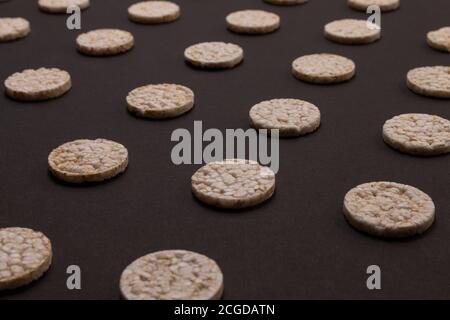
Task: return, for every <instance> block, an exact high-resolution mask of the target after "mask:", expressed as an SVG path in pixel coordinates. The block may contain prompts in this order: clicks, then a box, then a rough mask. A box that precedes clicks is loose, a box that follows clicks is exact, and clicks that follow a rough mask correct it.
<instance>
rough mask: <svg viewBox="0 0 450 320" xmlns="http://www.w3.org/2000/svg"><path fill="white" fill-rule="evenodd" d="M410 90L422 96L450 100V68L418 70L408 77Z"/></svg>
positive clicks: (422, 68) (410, 73) (435, 67)
mask: <svg viewBox="0 0 450 320" xmlns="http://www.w3.org/2000/svg"><path fill="white" fill-rule="evenodd" d="M406 84H407V86H408V88H409V89H410V90H411V91H413V92H415V93H417V94H420V95H423V96H428V97H434V98H442V99H449V98H450V67H449V66H433V67H421V68H416V69H413V70H411V71H409V72H408V74H407V76H406Z"/></svg>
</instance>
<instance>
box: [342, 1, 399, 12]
mask: <svg viewBox="0 0 450 320" xmlns="http://www.w3.org/2000/svg"><path fill="white" fill-rule="evenodd" d="M347 3H348V6H349V7H350V8H352V9H355V10H359V11H364V12H366V11H367V8H368V7H370V6H373V5H375V6H379V7H380V10H381V11H382V12H388V11H393V10H396V9H398V8H399V7H400V0H348V2H347Z"/></svg>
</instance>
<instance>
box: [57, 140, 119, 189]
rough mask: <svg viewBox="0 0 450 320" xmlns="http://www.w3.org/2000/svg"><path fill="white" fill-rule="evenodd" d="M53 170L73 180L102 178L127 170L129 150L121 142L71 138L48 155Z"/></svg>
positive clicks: (93, 180) (68, 180)
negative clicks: (71, 139) (73, 139)
mask: <svg viewBox="0 0 450 320" xmlns="http://www.w3.org/2000/svg"><path fill="white" fill-rule="evenodd" d="M48 164H49V169H50V171H51V173H52V174H53V175H54V176H55V177H57V178H58V179H60V180H63V181H66V182H71V183H83V182H100V181H103V180H107V179H111V178H113V177H115V176H117V175H118V174H120V173H122V172H124V171H125V169H126V168H127V166H128V150H127V149H126V148H125V147H124V146H123V145H121V144H120V143H117V142H114V141H110V140H105V139H96V140H88V139H81V140H75V141H71V142H67V143H65V144H63V145H61V146H59V147H58V148H56V149H55V150H53V151H52V152H51V153H50V155H49V156H48Z"/></svg>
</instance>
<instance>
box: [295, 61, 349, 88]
mask: <svg viewBox="0 0 450 320" xmlns="http://www.w3.org/2000/svg"><path fill="white" fill-rule="evenodd" d="M355 72H356V65H355V63H354V62H353V61H352V60H350V59H348V58H345V57H342V56H339V55H335V54H328V53H319V54H311V55H306V56H302V57H300V58H297V59H296V60H295V61H294V62H293V63H292V73H293V74H294V76H295V77H296V78H297V79H299V80H302V81H306V82H311V83H317V84H331V83H339V82H344V81H348V80H350V79H351V78H353V77H354V75H355Z"/></svg>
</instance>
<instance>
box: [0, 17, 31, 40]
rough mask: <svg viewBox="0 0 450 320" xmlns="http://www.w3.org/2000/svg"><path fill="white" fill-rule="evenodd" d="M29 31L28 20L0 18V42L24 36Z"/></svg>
mask: <svg viewBox="0 0 450 320" xmlns="http://www.w3.org/2000/svg"><path fill="white" fill-rule="evenodd" d="M30 32H31V27H30V22H29V21H28V20H26V19H24V18H0V42H7V41H13V40H17V39H20V38H24V37H26V36H27V35H28V34H29V33H30Z"/></svg>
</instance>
